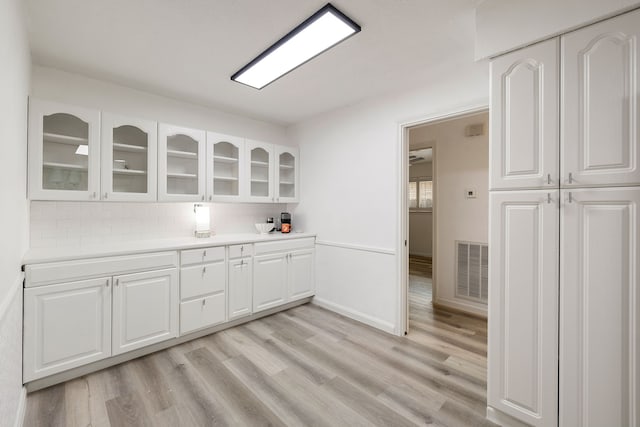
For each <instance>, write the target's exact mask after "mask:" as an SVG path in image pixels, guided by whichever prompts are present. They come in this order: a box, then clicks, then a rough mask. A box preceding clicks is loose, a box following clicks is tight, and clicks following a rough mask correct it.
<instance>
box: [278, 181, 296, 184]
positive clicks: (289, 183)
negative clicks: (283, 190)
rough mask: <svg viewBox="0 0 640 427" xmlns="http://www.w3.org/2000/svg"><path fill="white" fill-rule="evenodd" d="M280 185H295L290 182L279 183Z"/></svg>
mask: <svg viewBox="0 0 640 427" xmlns="http://www.w3.org/2000/svg"><path fill="white" fill-rule="evenodd" d="M280 184H282V185H293V184H295V183H294V182H291V181H280Z"/></svg>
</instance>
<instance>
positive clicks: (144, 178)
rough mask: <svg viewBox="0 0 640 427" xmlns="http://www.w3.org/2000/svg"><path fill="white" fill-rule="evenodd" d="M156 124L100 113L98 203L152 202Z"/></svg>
mask: <svg viewBox="0 0 640 427" xmlns="http://www.w3.org/2000/svg"><path fill="white" fill-rule="evenodd" d="M157 128H158V124H157V123H156V122H153V121H149V120H138V119H132V118H129V117H124V116H119V115H116V114H111V113H102V132H101V133H102V139H101V148H102V167H101V170H102V200H119V201H153V200H156V195H157V188H156V182H157V181H156V179H157V164H158V163H157V158H158V153H157V147H158V137H157Z"/></svg>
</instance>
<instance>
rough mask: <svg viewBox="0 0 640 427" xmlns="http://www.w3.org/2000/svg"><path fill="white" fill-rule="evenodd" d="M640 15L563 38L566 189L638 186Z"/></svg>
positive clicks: (563, 169)
mask: <svg viewBox="0 0 640 427" xmlns="http://www.w3.org/2000/svg"><path fill="white" fill-rule="evenodd" d="M639 35H640V11H635V12H632V13H628V14H625V15H622V16H619V17H617V18H614V19H609V20H607V21H604V22H601V23H599V24H596V25H591V26H589V27H586V28H583V29H581V30H578V31H574V32H572V33H569V34H567V35H565V36H563V37H562V121H563V126H562V137H561V138H562V155H561V158H562V185H563V186H566V187H571V186H577V187H584V186H594V185H598V186H603V185H605V186H606V185H636V184H640V151H639V150H638V146H639V143H640V132H639V131H638V122H639V120H638V118H639V117H640V108H639V107H640V106H639V105H638V98H639V95H640V89H639V86H638V84H639V83H640V82H639V81H638V69H640V43H639V42H640V40H638V36H639Z"/></svg>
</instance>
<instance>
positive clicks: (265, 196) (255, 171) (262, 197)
mask: <svg viewBox="0 0 640 427" xmlns="http://www.w3.org/2000/svg"><path fill="white" fill-rule="evenodd" d="M246 153H247V163H248V168H247V170H248V173H249V197H248V198H249V200H250V201H253V202H270V203H271V202H275V196H274V194H273V170H274V159H273V157H274V155H273V153H274V152H273V145H271V144H265V143H262V142H257V141H246Z"/></svg>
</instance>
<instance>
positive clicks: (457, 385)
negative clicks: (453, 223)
mask: <svg viewBox="0 0 640 427" xmlns="http://www.w3.org/2000/svg"><path fill="white" fill-rule="evenodd" d="M412 316H413V317H414V319H415V321H416V322H414V323H415V324H412V326H413V327H412V330H411V332H410V334H409V335H408V336H407V337H397V336H394V335H390V334H387V333H384V332H381V331H378V330H376V329H373V328H371V327H368V326H365V325H363V324H361V323H358V322H356V321H353V320H350V319H348V318H345V317H343V316H340V315H337V314H334V313H332V312H329V311H327V310H324V309H322V308H319V307H317V306H314V305H312V304H306V305H304V306H300V307H297V308H294V309H291V310H288V311H286V312H283V313H279V314H276V315H273V316H270V317H266V318H263V319H260V320H256V321H253V322H251V323H248V324H245V325H242V326H238V327H235V328H232V329H228V330H225V331H222V332H219V333H216V334H213V335H209V336H207V337H204V338H201V339H198V340H195V341H191V342H189V343H185V344H182V345H179V346H176V347H173V348H170V349H167V350H164V351H160V352H157V353H154V354H151V355H149V356H145V357H142V358H139V359H136V360H133V361H130V362H127V363H124V364H121V365H118V366H114V367H112V368H109V369H105V370H103V371H100V372H96V373H94V374H90V375H87V376H84V377H81V378H78V379H76V380H72V381H69V382H67V383H65V384H61V385H57V386H53V387H50V388H48V389H44V390H40V391H37V392H34V393H32V394H30V395H29V397H28V401H27V413H26V420H25V424H24V425H25V426H87V425H91V426H94V427H97V426H118V427H121V426H171V427H175V426H210V425H242V426H263V425H275V426H282V425H289V426H306V425H315V426H365V425H380V426H410V425H425V424H430V425H443V426H466V425H473V426H478V425H492V424H491V423H489V422H488V421H486V420H485V419H484V416H485V410H486V398H485V395H486V333H487V331H486V322H484V321H482V320H478V319H475V318H473V317H467V316H464V315H460V314H455V313H449V312H445V311H438V312H434V311H433V310H431V309H430V310H426V311H425V312H423V313H412Z"/></svg>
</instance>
